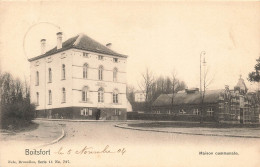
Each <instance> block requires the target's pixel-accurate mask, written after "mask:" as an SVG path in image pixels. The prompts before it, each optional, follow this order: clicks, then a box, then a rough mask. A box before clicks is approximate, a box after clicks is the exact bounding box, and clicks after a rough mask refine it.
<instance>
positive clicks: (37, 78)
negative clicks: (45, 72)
mask: <svg viewBox="0 0 260 167" xmlns="http://www.w3.org/2000/svg"><path fill="white" fill-rule="evenodd" d="M35 82H36V84H35V85H36V86H38V85H39V71H36V81H35Z"/></svg>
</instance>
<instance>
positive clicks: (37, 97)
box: [36, 92, 39, 105]
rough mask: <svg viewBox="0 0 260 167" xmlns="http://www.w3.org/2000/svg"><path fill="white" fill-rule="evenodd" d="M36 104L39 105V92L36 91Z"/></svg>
mask: <svg viewBox="0 0 260 167" xmlns="http://www.w3.org/2000/svg"><path fill="white" fill-rule="evenodd" d="M36 105H39V92H36Z"/></svg>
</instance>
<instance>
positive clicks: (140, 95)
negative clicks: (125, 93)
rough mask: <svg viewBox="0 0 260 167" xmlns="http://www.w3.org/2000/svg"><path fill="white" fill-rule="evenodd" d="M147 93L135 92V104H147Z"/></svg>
mask: <svg viewBox="0 0 260 167" xmlns="http://www.w3.org/2000/svg"><path fill="white" fill-rule="evenodd" d="M145 96H146V93H144V92H143V91H136V92H135V102H145Z"/></svg>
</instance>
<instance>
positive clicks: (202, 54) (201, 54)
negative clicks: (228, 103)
mask: <svg viewBox="0 0 260 167" xmlns="http://www.w3.org/2000/svg"><path fill="white" fill-rule="evenodd" d="M205 55H206V52H205V51H202V52H201V53H200V92H201V90H202V88H201V57H202V56H204V60H203V66H204V67H205V65H206V61H205Z"/></svg>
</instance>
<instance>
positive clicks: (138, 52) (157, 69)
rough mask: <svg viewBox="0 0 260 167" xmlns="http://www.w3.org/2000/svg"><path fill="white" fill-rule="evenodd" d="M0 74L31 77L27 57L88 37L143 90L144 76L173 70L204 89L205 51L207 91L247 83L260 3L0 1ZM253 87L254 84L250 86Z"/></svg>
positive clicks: (259, 34) (257, 44)
mask: <svg viewBox="0 0 260 167" xmlns="http://www.w3.org/2000/svg"><path fill="white" fill-rule="evenodd" d="M0 11H1V13H0V21H1V24H0V62H1V63H0V64H1V66H0V67H1V71H8V72H11V73H12V74H13V75H14V76H15V77H20V78H21V79H27V80H29V77H30V71H29V67H30V66H29V62H28V61H27V59H28V58H31V57H34V56H38V55H40V39H42V38H45V39H47V49H51V48H53V47H55V45H56V32H58V31H62V32H63V34H64V37H63V39H64V40H66V39H68V38H70V37H72V36H75V35H77V34H79V33H85V34H86V35H88V36H90V37H91V38H93V39H95V40H96V41H98V42H100V43H102V44H106V43H109V42H110V43H112V49H113V50H115V51H116V52H118V53H121V54H125V55H128V61H127V83H128V84H129V85H134V86H135V87H136V88H138V83H139V82H141V73H143V72H144V71H145V69H146V68H149V69H150V70H151V71H153V73H154V75H155V76H160V75H163V76H167V75H170V74H171V72H172V71H175V72H176V73H177V77H178V78H179V79H181V80H183V81H185V82H186V84H187V86H188V87H199V84H200V83H199V80H200V77H199V74H200V72H199V66H200V54H201V52H202V51H205V52H206V54H205V60H206V67H207V68H208V69H209V79H213V80H212V83H211V84H210V85H209V87H208V89H222V88H224V85H229V86H230V87H231V88H233V87H234V86H235V84H236V83H237V81H238V78H239V76H240V75H242V78H244V79H245V80H247V76H248V73H249V72H251V71H252V70H253V67H254V65H255V64H256V61H255V60H256V59H257V58H258V57H259V56H260V3H259V2H211V3H210V2H193V3H192V2H122V1H121V2H116V1H110V2H69V1H67V2H62V3H61V2H44V1H41V2H14V3H11V2H0ZM246 84H247V86H248V87H250V88H254V87H255V85H254V84H251V83H249V82H247V81H246Z"/></svg>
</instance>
